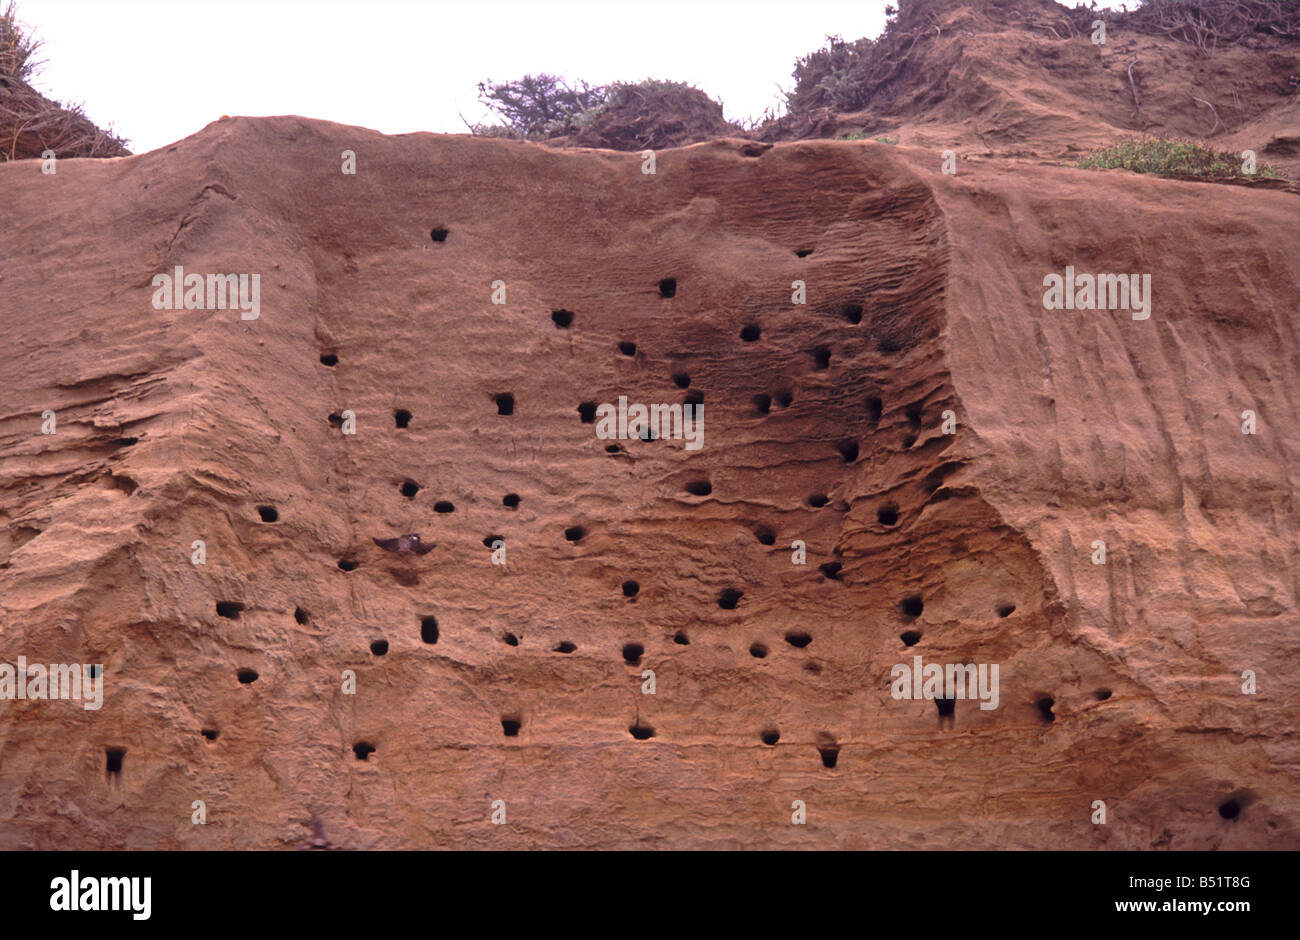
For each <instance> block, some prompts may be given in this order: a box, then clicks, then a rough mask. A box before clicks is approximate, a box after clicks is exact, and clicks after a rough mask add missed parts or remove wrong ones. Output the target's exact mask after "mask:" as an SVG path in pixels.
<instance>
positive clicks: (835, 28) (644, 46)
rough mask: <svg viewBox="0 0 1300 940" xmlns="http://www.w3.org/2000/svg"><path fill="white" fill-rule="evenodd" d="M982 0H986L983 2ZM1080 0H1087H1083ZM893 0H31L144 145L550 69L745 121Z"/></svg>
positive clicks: (395, 106)
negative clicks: (704, 101)
mask: <svg viewBox="0 0 1300 940" xmlns="http://www.w3.org/2000/svg"><path fill="white" fill-rule="evenodd" d="M972 2H974V3H978V2H980V0H972ZM1072 2H1073V0H1072ZM886 5H887V0H220V2H212V0H17V14H18V19H19V20H21V21H22V22H24V23H26V24H28V25H29V26H30V27H31V31H32V33H33V34H34V35H35V36H36V37H37V38H40V39H43V40H44V41H45V48H44V50H43V51H42V54H41V56H40V57H41V58H44V59H47V60H48V64H47V65H46V66H45V68H44V69H43V70H42V71H41V72H40V73H38V75H37V77H36V79H35V85H36V87H37V88H38V89H40V90H41V91H42V92H44V93H45V94H47V95H49V96H50V97H52V98H56V99H58V100H60V101H63V102H68V101H72V102H80V103H84V105H85V108H86V113H87V115H88V116H89V117H90V118H91V120H93V121H94V122H95V123H97V124H99V125H100V126H108V125H112V127H113V128H114V129H115V130H116V131H117V133H118V134H121V135H123V136H125V137H127V138H129V139H130V141H131V149H132V150H134V151H135V152H136V153H144V152H145V151H148V150H153V149H155V148H158V147H162V146H164V145H166V144H169V143H172V142H173V141H176V140H179V139H180V138H182V137H187V136H189V135H190V134H193V133H194V132H196V131H198V130H199V129H201V128H202V127H203V126H204V125H206V124H208V123H209V122H210V121H214V120H216V119H217V118H219V117H220V116H221V115H223V114H230V115H237V114H238V115H272V114H301V115H304V116H307V117H313V118H322V119H325V120H330V121H338V122H340V123H343V124H359V125H362V126H363V127H370V128H374V129H376V130H379V131H383V132H385V133H389V134H400V133H406V132H408V131H441V132H446V133H464V132H465V125H464V124H463V123H462V122H461V119H460V117H459V116H458V114H457V112H458V111H459V112H460V114H463V115H464V117H465V119H466V120H468V121H469V122H470V123H475V122H477V121H480V120H485V119H486V120H491V118H490V115H489V113H488V112H487V111H486V110H485V109H484V108H483V107H482V106H481V105H480V104H479V103H478V93H477V88H476V86H477V84H478V82H479V81H482V80H484V79H489V78H490V79H492V80H494V81H506V80H509V79H514V78H518V77H520V76H522V75H524V74H527V73H530V72H531V73H537V72H550V73H552V74H558V75H563V76H565V77H566V78H569V79H576V78H582V79H586V80H587V81H588V82H591V83H592V84H604V83H606V82H610V81H616V80H623V81H639V80H641V79H643V78H661V79H672V80H674V81H684V82H690V83H691V84H694V85H696V86H698V87H699V88H702V89H703V90H704V91H705V92H707V93H708V94H709V95H710V96H712V97H713V98H716V99H719V100H721V101H722V102H723V107H724V111H725V114H726V116H727V117H728V118H730V119H733V120H743V119H748V118H754V117H758V116H760V115H761V114H762V112H763V110H764V109H765V108H767V107H768V106H775V105H777V103H778V101H779V100H780V93H779V91H778V89H777V85H778V84H779V85H780V86H781V87H782V88H786V89H788V88H790V87H792V84H793V82H792V79H791V77H790V72H791V70H792V69H793V68H794V62H795V60H796V59H797V58H799V57H800V56H802V55H805V54H807V53H808V52H811V51H812V50H814V49H816V48H818V47H819V46H821V45H822V44H823V42H824V39H825V37H826V36H827V35H840V36H843V37H844V38H845V39H857V38H860V37H862V36H873V37H874V36H877V35H879V33H880V31H881V30H882V29H883V28H884V25H885V13H884V9H885V6H886Z"/></svg>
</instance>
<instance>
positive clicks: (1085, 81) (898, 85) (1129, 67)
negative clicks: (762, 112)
mask: <svg viewBox="0 0 1300 940" xmlns="http://www.w3.org/2000/svg"><path fill="white" fill-rule="evenodd" d="M1194 6H1195V8H1194V9H1192V8H1190V7H1189V6H1188V5H1184V4H1177V3H1171V4H1158V5H1153V6H1149V7H1144V8H1142V9H1141V10H1139V11H1137V12H1134V13H1129V14H1122V13H1111V12H1107V11H1099V10H1088V9H1083V8H1074V9H1071V8H1066V7H1064V6H1062V5H1060V4H1057V3H1055V2H1053V0H989V2H984V3H971V2H958V0H928V2H914V3H910V4H903V8H902V10H901V11H900V13H899V15H898V17H897V19H896V21H895V22H894V23H893V24H892V25H891V27H890V29H889V30H888V31H887V32H886V34H885V35H883V36H882V37H880V38H879V39H875V40H858V41H856V42H852V43H849V42H842V43H832V44H831V45H830V46H828V47H827V48H826V49H823V50H819V52H818V53H814V54H812V55H810V56H808V57H806V58H805V59H804V60H802V61H801V62H800V65H799V68H798V69H797V70H796V79H797V84H796V89H795V91H794V93H793V96H792V101H791V111H790V113H789V114H787V115H785V116H784V117H782V118H781V119H780V120H777V121H773V122H771V123H769V124H768V125H766V126H764V127H763V128H762V130H761V131H760V132H759V134H758V136H760V137H761V138H762V139H764V140H770V141H777V140H799V139H808V138H816V137H836V136H845V135H849V134H858V135H867V136H876V135H878V134H888V135H890V136H891V138H892V139H894V140H897V141H899V142H901V143H902V144H903V145H914V146H922V147H927V148H934V149H953V150H955V151H958V152H960V153H961V154H962V155H963V156H964V157H968V156H971V155H997V156H999V157H1008V156H1013V157H1014V156H1019V157H1038V158H1043V159H1047V160H1050V161H1052V162H1063V161H1065V160H1069V159H1071V158H1073V157H1075V156H1077V155H1078V154H1079V153H1081V152H1083V151H1086V150H1091V149H1093V148H1095V147H1099V146H1103V145H1105V144H1108V143H1110V142H1112V141H1114V140H1115V139H1117V138H1118V137H1122V136H1127V135H1132V134H1147V135H1155V136H1174V137H1179V138H1186V139H1192V140H1197V141H1200V142H1203V143H1205V144H1207V145H1211V146H1213V147H1214V148H1216V149H1219V150H1238V151H1239V150H1243V149H1251V150H1254V151H1256V153H1257V154H1258V155H1259V158H1260V160H1261V161H1263V160H1267V161H1268V162H1270V163H1271V164H1273V165H1274V166H1276V167H1277V168H1278V169H1280V170H1281V171H1282V172H1283V173H1284V174H1286V175H1297V174H1300V147H1298V146H1297V145H1298V144H1300V88H1298V87H1297V83H1298V82H1300V80H1298V79H1297V78H1296V76H1297V75H1300V31H1298V30H1300V5H1297V4H1275V3H1266V2H1256V3H1253V4H1250V3H1241V2H1234V3H1224V4H1218V3H1207V4H1199V5H1194ZM1275 8H1276V9H1275ZM1242 11H1245V12H1242ZM1097 20H1102V21H1104V22H1105V24H1106V28H1105V34H1104V41H1094V40H1095V39H1100V38H1102V37H1101V36H1100V34H1098V32H1097V30H1096V28H1095V27H1094V26H1093V24H1094V22H1095V21H1097Z"/></svg>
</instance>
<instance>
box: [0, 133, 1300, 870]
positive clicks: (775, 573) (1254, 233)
mask: <svg viewBox="0 0 1300 940" xmlns="http://www.w3.org/2000/svg"><path fill="white" fill-rule="evenodd" d="M345 150H351V151H354V152H355V154H356V173H355V175H348V174H344V173H342V172H340V168H341V163H342V159H341V154H342V153H343V151H345ZM642 168H643V161H642V159H641V158H640V156H638V155H636V154H616V153H610V152H596V151H555V150H548V149H546V148H543V147H540V146H535V145H531V144H522V143H512V142H506V141H495V140H484V139H470V138H464V137H447V136H437V135H428V134H419V135H408V136H404V137H385V136H382V135H379V134H376V133H373V132H370V131H366V130H362V129H359V128H352V127H344V126H340V125H335V124H328V123H323V122H317V121H307V120H303V119H300V118H274V119H234V120H228V121H221V122H219V123H217V124H214V125H211V126H209V127H208V128H207V129H205V130H204V131H203V132H201V133H200V134H198V135H196V136H195V137H192V138H190V139H188V140H185V141H182V142H181V143H179V144H177V145H176V146H174V147H171V148H168V149H166V150H164V151H156V152H153V153H150V154H146V155H143V156H136V157H129V158H120V159H107V160H75V161H63V162H61V163H60V164H59V167H58V172H57V174H56V175H54V176H44V175H41V174H40V173H39V172H38V165H37V164H36V163H34V162H18V163H14V164H9V165H5V166H0V205H4V206H6V207H7V211H6V213H5V215H6V224H5V225H4V226H3V229H2V230H0V240H2V241H3V250H2V251H0V257H3V258H5V259H6V263H5V264H4V268H3V272H2V273H3V278H2V279H0V317H2V318H3V323H4V326H5V335H6V338H7V340H8V353H7V356H6V357H5V360H4V361H5V365H4V367H3V371H2V373H0V375H2V377H3V387H4V388H5V390H6V397H5V407H4V408H3V413H0V630H2V631H3V633H2V634H0V635H2V636H3V640H4V644H3V648H4V656H3V658H4V659H5V660H6V661H8V662H10V663H14V662H16V661H17V657H18V656H19V655H22V656H25V658H26V660H27V661H28V662H29V663H103V665H104V673H105V678H104V698H103V706H102V708H100V709H98V710H87V709H85V708H83V707H82V705H81V704H80V703H77V702H70V701H40V700H37V701H32V700H24V701H17V700H15V701H3V702H0V845H3V846H4V847H6V848H18V847H34V848H57V847H74V846H75V847H87V848H178V847H180V848H229V847H256V848H275V847H297V846H306V845H308V844H310V843H311V842H312V840H313V838H315V840H316V842H317V844H324V843H326V842H328V844H330V845H332V846H335V847H346V848H381V847H382V848H398V847H400V848H425V847H472V848H488V847H510V848H525V847H584V848H589V847H620V848H631V847H673V848H686V847H712V848H742V847H762V848H778V847H792V848H803V847H843V848H885V847H935V848H939V847H1014V848H1027V847H1036V848H1149V847H1151V848H1175V849H1179V848H1210V847H1225V848H1264V847H1290V848H1295V847H1297V846H1298V845H1300V836H1298V835H1297V810H1298V809H1300V792H1298V788H1297V783H1296V777H1297V763H1298V761H1300V755H1298V754H1297V748H1296V746H1295V738H1294V734H1295V732H1294V728H1295V726H1296V719H1297V708H1296V706H1294V705H1292V704H1291V702H1290V699H1291V698H1292V697H1295V696H1297V694H1300V688H1298V687H1297V679H1296V672H1295V668H1294V663H1295V661H1296V653H1297V649H1296V647H1297V636H1298V634H1297V619H1296V601H1295V591H1296V582H1295V577H1294V571H1295V570H1296V561H1297V548H1296V532H1297V531H1298V530H1300V526H1298V525H1297V519H1296V510H1295V506H1294V496H1295V492H1296V477H1295V473H1296V471H1295V470H1294V469H1293V468H1295V467H1297V466H1300V459H1298V458H1300V454H1298V453H1297V445H1296V441H1295V435H1294V433H1293V429H1294V427H1295V426H1296V418H1297V415H1296V411H1297V409H1296V402H1295V394H1296V392H1295V383H1294V378H1295V375H1296V373H1297V361H1298V350H1300V340H1298V338H1297V332H1296V328H1295V322H1296V321H1295V297H1296V291H1297V287H1298V286H1300V255H1298V254H1297V252H1296V250H1295V247H1294V246H1295V245H1296V244H1300V214H1297V212H1296V202H1295V197H1294V196H1292V195H1290V194H1287V193H1283V192H1275V191H1268V190H1264V189H1259V188H1256V187H1236V186H1233V187H1229V186H1216V185H1209V184H1197V183H1181V182H1171V181H1160V180H1152V179H1149V178H1141V177H1135V176H1132V175H1128V174H1100V173H1089V172H1085V171H1079V170H1071V169H1061V168H1055V167H1043V166H1028V165H1020V166H1016V165H999V164H994V163H991V162H990V163H980V162H977V161H962V162H961V163H960V164H959V166H958V168H957V173H956V175H945V174H943V173H941V172H940V159H939V157H938V155H937V154H935V153H934V152H932V151H926V150H920V149H909V148H898V147H890V146H886V145H882V144H878V143H875V142H870V141H868V142H814V143H788V144H777V145H776V146H774V147H770V148H765V147H764V145H759V144H754V143H751V142H747V141H727V140H723V141H717V142H714V143H708V144H699V145H695V146H692V147H687V148H684V149H679V150H669V151H662V152H659V153H658V154H657V155H656V165H655V173H654V174H653V175H649V174H645V173H643V172H642ZM431 235H435V236H439V237H440V240H435V238H434V237H431ZM178 266H180V267H182V268H183V270H184V271H185V272H187V273H202V274H204V275H207V274H215V273H223V274H224V273H234V274H246V275H251V274H258V275H260V298H259V299H260V306H259V309H258V311H257V312H258V316H257V318H256V319H247V320H246V319H241V314H240V311H238V310H231V309H224V310H204V309H189V310H187V309H179V310H178V309H158V308H156V307H155V305H154V303H153V300H154V298H155V293H156V288H155V287H154V286H153V284H152V279H153V278H154V276H155V275H156V274H159V273H173V272H174V271H175V269H176V268H177V267H178ZM1067 266H1072V267H1073V268H1075V269H1076V271H1078V272H1091V273H1094V274H1096V273H1106V272H1109V273H1117V274H1118V273H1123V274H1130V273H1137V274H1139V275H1141V274H1149V275H1150V277H1151V285H1152V287H1151V297H1150V299H1151V312H1150V318H1149V319H1146V320H1135V319H1133V317H1132V316H1131V314H1130V313H1129V311H1127V310H1080V309H1073V310H1045V309H1044V306H1043V292H1044V288H1043V279H1044V277H1045V276H1046V275H1048V274H1051V273H1061V274H1063V273H1064V272H1065V269H1066V267H1067ZM670 279H671V280H670ZM796 281H802V282H804V283H805V285H806V301H807V302H806V303H803V304H796V303H792V294H793V293H794V290H795V288H794V287H793V286H792V285H793V283H794V282H796ZM498 282H501V283H498ZM494 300H497V301H504V302H499V303H497V302H494ZM619 396H626V398H627V401H628V402H630V403H645V404H654V403H672V404H675V403H679V402H683V401H691V402H702V403H703V406H704V415H705V420H704V422H703V431H704V436H703V446H702V447H700V448H699V449H698V450H693V449H689V448H688V447H687V446H686V444H687V442H686V441H683V440H673V439H661V440H649V441H643V440H639V439H635V438H633V439H622V440H606V439H602V438H600V437H598V435H597V433H596V428H597V425H596V424H594V423H588V422H586V421H585V420H584V416H585V414H589V413H590V411H591V408H592V406H599V405H601V404H605V403H610V404H615V403H617V402H618V399H619ZM1245 410H1250V411H1253V412H1254V413H1255V415H1256V416H1257V422H1258V433H1257V434H1254V435H1246V434H1243V433H1242V432H1241V423H1242V412H1243V411H1245ZM47 411H52V412H54V416H55V426H54V433H53V434H43V433H41V432H42V426H43V425H45V424H48V419H43V417H42V416H43V413H45V412H47ZM946 412H950V414H945V413H946ZM349 413H350V414H349ZM352 430H355V433H346V432H350V431H352ZM946 432H952V433H946ZM404 533H418V534H419V535H420V537H421V539H422V540H423V542H424V543H426V544H427V543H433V544H434V548H433V549H432V551H430V552H428V553H427V554H423V555H418V554H396V553H392V552H388V551H385V550H383V549H382V548H381V547H379V546H377V545H376V544H375V543H374V541H373V540H374V539H388V538H392V537H395V536H399V535H402V534H404ZM498 539H499V540H500V542H501V543H503V545H504V559H503V558H502V555H501V554H500V552H498V553H497V554H496V555H495V558H494V552H493V549H492V548H490V547H489V546H490V545H493V544H495V542H496V541H497V540H498ZM196 540H201V541H202V542H203V550H204V551H205V553H206V557H205V559H204V563H203V564H195V563H193V562H194V552H195V550H196V549H195V546H194V543H195V541H196ZM1096 540H1102V541H1104V542H1105V546H1106V558H1105V564H1094V563H1093V558H1094V553H1095V551H1096V550H1095V548H1094V542H1095V541H1096ZM795 541H799V542H802V543H804V544H805V545H806V563H805V564H802V565H800V564H794V563H792V562H793V560H795V559H796V558H797V553H796V551H794V550H792V543H793V542H795ZM502 560H504V562H505V563H504V564H499V563H494V561H496V562H499V561H502ZM345 569H347V570H345ZM916 655H921V656H922V657H923V659H924V662H926V663H938V664H950V663H972V664H985V665H993V664H996V665H997V666H998V669H999V677H1000V684H999V696H998V698H999V702H998V707H997V708H994V709H988V710H985V709H981V708H980V707H979V703H978V702H973V701H966V700H961V701H957V702H956V705H955V708H954V709H953V713H952V714H951V715H950V716H948V717H941V715H940V712H939V709H938V707H937V706H936V703H935V702H934V701H929V700H925V699H920V700H898V699H895V698H894V697H893V696H892V695H891V679H892V670H893V667H894V666H895V665H897V664H907V665H909V666H910V665H911V664H912V662H913V657H914V656H916ZM646 670H651V671H653V680H654V694H644V691H643V690H644V689H645V688H646V685H645V683H646V681H647V679H646V677H645V676H644V673H645V671H646ZM1246 670H1250V671H1253V672H1254V673H1255V674H1256V676H1257V682H1258V692H1257V694H1243V692H1242V684H1243V680H1242V673H1243V672H1245V671H1246ZM349 671H350V672H351V673H352V674H354V675H355V694H349V693H348V691H346V690H345V683H346V681H347V679H346V674H347V673H348V672H349ZM254 674H255V676H256V678H253V676H254ZM110 752H111V753H110ZM110 766H111V767H113V768H114V769H113V770H111V771H110V770H109V767H110ZM196 800H202V801H203V803H204V805H205V807H206V812H207V821H206V825H195V824H194V823H193V822H192V814H193V813H194V809H193V804H194V801H196ZM497 800H500V801H504V812H505V819H506V822H505V824H504V825H494V824H493V822H492V814H493V804H494V801H497ZM1098 800H1100V801H1104V802H1105V804H1106V811H1107V821H1106V823H1105V824H1096V823H1094V822H1093V812H1094V810H1093V803H1094V801H1098ZM795 801H803V804H804V806H805V807H806V813H807V824H806V825H792V823H791V814H792V812H794V809H793V808H792V804H793V803H794V802H795ZM1229 804H1230V806H1235V807H1236V809H1237V813H1236V815H1235V817H1234V818H1231V819H1228V818H1224V813H1226V814H1227V815H1229V816H1232V815H1233V814H1232V811H1231V808H1230V806H1229ZM1221 807H1225V808H1224V810H1223V812H1221V811H1220V808H1221ZM500 810H501V806H500V804H498V806H497V811H498V813H499V812H500Z"/></svg>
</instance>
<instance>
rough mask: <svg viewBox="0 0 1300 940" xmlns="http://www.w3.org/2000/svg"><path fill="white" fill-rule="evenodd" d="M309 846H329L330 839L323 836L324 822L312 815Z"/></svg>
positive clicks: (319, 847) (321, 847)
mask: <svg viewBox="0 0 1300 940" xmlns="http://www.w3.org/2000/svg"><path fill="white" fill-rule="evenodd" d="M311 847H312V848H313V849H328V848H329V847H330V840H329V839H327V838H326V837H325V824H324V823H323V822H321V821H320V820H319V819H317V818H316V817H314V816H313V817H312V820H311Z"/></svg>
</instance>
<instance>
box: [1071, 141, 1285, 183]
mask: <svg viewBox="0 0 1300 940" xmlns="http://www.w3.org/2000/svg"><path fill="white" fill-rule="evenodd" d="M1243 162H1244V161H1243V160H1242V158H1241V157H1240V156H1238V155H1237V154H1235V153H1228V152H1227V151H1223V150H1213V149H1211V148H1209V147H1206V146H1203V145H1201V144H1198V143H1196V142H1195V141H1191V140H1169V139H1166V138H1163V137H1152V138H1136V137H1134V138H1129V139H1127V140H1121V141H1120V142H1119V143H1116V144H1112V145H1111V146H1109V147H1102V148H1101V149H1099V150H1094V151H1093V152H1092V153H1090V154H1088V155H1087V156H1086V157H1084V158H1083V159H1082V160H1080V161H1079V162H1078V164H1077V166H1078V167H1080V168H1081V169H1085V170H1131V171H1133V172H1134V173H1154V174H1156V175H1158V176H1207V177H1233V176H1245V175H1246V174H1245V173H1242V171H1241V166H1242V163H1243ZM1255 175H1256V176H1277V175H1278V173H1277V171H1276V170H1274V169H1273V168H1272V167H1269V166H1265V165H1264V164H1262V163H1261V164H1258V165H1257V166H1256V172H1255Z"/></svg>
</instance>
